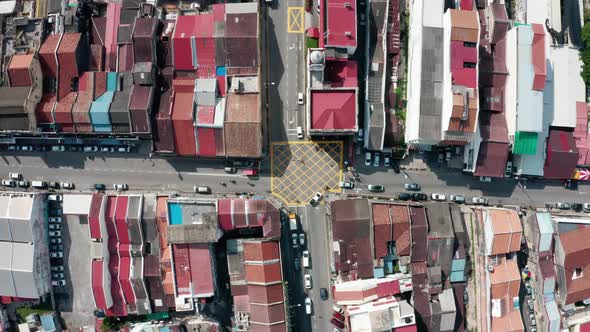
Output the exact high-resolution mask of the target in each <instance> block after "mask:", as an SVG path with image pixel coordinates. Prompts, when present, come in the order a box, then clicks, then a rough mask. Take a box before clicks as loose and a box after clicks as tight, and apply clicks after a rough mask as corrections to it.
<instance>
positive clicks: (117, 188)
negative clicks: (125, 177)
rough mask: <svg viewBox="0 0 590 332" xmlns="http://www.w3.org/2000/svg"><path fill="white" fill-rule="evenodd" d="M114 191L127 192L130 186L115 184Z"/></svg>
mask: <svg viewBox="0 0 590 332" xmlns="http://www.w3.org/2000/svg"><path fill="white" fill-rule="evenodd" d="M113 189H114V190H127V189H129V186H128V185H127V184H126V183H115V184H113Z"/></svg>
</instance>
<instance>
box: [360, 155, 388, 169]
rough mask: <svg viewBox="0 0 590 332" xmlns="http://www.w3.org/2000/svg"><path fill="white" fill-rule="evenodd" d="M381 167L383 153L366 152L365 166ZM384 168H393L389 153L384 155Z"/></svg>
mask: <svg viewBox="0 0 590 332" xmlns="http://www.w3.org/2000/svg"><path fill="white" fill-rule="evenodd" d="M371 164H372V165H373V166H374V167H379V166H380V165H381V152H373V153H371V152H365V166H371ZM383 166H384V167H390V166H391V155H390V154H389V153H387V152H384V153H383Z"/></svg>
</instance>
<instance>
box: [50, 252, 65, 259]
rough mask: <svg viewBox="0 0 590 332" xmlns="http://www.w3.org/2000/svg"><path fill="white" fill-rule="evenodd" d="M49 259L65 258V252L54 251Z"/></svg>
mask: <svg viewBox="0 0 590 332" xmlns="http://www.w3.org/2000/svg"><path fill="white" fill-rule="evenodd" d="M49 258H64V253H63V251H53V252H50V253H49Z"/></svg>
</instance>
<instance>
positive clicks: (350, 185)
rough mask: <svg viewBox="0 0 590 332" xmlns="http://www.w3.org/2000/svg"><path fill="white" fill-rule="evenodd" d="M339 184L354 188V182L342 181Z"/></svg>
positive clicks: (341, 186) (342, 186)
mask: <svg viewBox="0 0 590 332" xmlns="http://www.w3.org/2000/svg"><path fill="white" fill-rule="evenodd" d="M338 186H339V187H340V188H343V189H354V183H352V182H344V181H341V182H339V183H338Z"/></svg>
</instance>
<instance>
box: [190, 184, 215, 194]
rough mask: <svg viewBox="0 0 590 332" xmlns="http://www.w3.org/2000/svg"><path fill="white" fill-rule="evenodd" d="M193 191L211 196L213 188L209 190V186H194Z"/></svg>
mask: <svg viewBox="0 0 590 332" xmlns="http://www.w3.org/2000/svg"><path fill="white" fill-rule="evenodd" d="M193 190H194V192H196V193H197V194H210V193H211V188H209V187H207V186H194V187H193Z"/></svg>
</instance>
